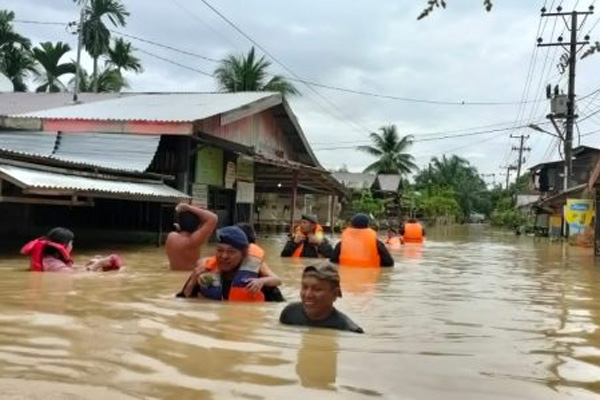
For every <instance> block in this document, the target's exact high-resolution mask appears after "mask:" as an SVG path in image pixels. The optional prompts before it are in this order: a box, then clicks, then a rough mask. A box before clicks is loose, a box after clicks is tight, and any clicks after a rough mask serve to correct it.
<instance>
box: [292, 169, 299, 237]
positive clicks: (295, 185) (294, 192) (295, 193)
mask: <svg viewBox="0 0 600 400" xmlns="http://www.w3.org/2000/svg"><path fill="white" fill-rule="evenodd" d="M292 174H293V175H292V209H291V210H290V229H294V221H295V219H296V215H295V214H296V203H297V202H298V171H297V170H294V172H293V173H292Z"/></svg>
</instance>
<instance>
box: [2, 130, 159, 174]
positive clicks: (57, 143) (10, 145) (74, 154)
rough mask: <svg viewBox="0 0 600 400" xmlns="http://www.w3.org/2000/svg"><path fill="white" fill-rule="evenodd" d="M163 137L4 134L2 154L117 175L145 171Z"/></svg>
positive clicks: (89, 134)
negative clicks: (39, 158)
mask: <svg viewBox="0 0 600 400" xmlns="http://www.w3.org/2000/svg"><path fill="white" fill-rule="evenodd" d="M159 144H160V135H133V134H125V133H94V132H70V133H62V132H61V133H57V132H44V131H0V151H2V152H7V153H15V154H19V155H26V156H36V157H42V158H47V159H49V160H56V161H61V162H63V163H66V164H70V165H73V166H81V167H93V168H98V169H105V170H110V171H115V172H135V173H141V172H145V171H146V170H147V169H148V167H149V166H150V163H151V162H152V160H153V159H154V155H155V154H156V151H157V150H158V145H159Z"/></svg>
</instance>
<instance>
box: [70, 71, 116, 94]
mask: <svg viewBox="0 0 600 400" xmlns="http://www.w3.org/2000/svg"><path fill="white" fill-rule="evenodd" d="M69 85H70V86H71V87H74V85H75V78H73V79H71V80H70V81H69ZM124 87H128V86H127V82H125V81H124V80H123V76H122V75H121V74H120V73H119V71H117V70H116V69H115V68H109V67H104V68H102V69H101V70H100V71H99V72H98V76H97V78H96V79H93V78H92V77H91V76H90V74H89V73H88V72H87V71H86V70H85V69H83V68H82V69H81V70H80V73H79V91H80V92H82V93H85V92H119V91H121V89H122V88H124Z"/></svg>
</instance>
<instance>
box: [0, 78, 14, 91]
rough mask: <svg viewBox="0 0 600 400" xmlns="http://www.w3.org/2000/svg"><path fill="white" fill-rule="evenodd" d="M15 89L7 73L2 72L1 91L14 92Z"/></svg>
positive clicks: (0, 79)
mask: <svg viewBox="0 0 600 400" xmlns="http://www.w3.org/2000/svg"><path fill="white" fill-rule="evenodd" d="M14 91H15V87H14V86H13V83H12V82H11V80H10V79H8V78H7V77H6V75H4V74H1V73H0V93H12V92H14Z"/></svg>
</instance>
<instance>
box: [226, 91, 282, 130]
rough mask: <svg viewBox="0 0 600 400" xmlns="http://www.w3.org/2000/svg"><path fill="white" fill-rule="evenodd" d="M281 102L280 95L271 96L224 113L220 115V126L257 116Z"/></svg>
mask: <svg viewBox="0 0 600 400" xmlns="http://www.w3.org/2000/svg"><path fill="white" fill-rule="evenodd" d="M281 102H282V98H281V95H280V94H273V95H272V96H269V97H265V98H263V99H260V100H257V101H255V102H253V103H251V104H248V105H245V106H242V107H239V108H237V109H235V110H233V111H229V112H224V113H223V114H221V126H223V125H228V124H231V123H232V122H235V121H239V120H240V119H244V118H247V117H250V116H252V115H256V114H259V113H261V112H263V111H265V110H268V109H269V108H272V107H275V106H277V105H279V104H281Z"/></svg>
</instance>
